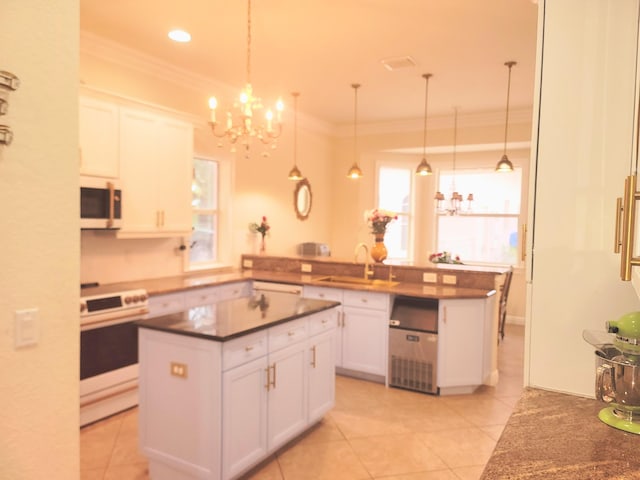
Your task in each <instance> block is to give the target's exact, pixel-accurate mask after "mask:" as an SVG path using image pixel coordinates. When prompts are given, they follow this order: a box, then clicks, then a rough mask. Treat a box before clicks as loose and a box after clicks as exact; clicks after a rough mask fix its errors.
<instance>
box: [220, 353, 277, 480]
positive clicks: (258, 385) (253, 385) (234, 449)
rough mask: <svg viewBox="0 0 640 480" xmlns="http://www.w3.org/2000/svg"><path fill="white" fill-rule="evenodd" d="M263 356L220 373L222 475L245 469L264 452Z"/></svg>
mask: <svg viewBox="0 0 640 480" xmlns="http://www.w3.org/2000/svg"><path fill="white" fill-rule="evenodd" d="M266 369H267V357H266V356H265V357H261V358H258V359H256V360H253V361H252V362H250V363H246V364H244V365H242V366H240V367H236V368H233V369H231V370H228V371H226V372H224V373H223V375H222V383H223V385H222V392H223V396H222V478H223V480H227V479H229V478H232V477H234V476H236V475H238V474H239V473H241V472H243V471H245V470H247V469H248V468H250V467H251V466H252V465H254V464H255V463H257V462H258V461H260V460H261V459H262V458H264V457H265V456H266V454H267V389H266V384H267V375H266Z"/></svg>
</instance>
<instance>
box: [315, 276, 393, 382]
mask: <svg viewBox="0 0 640 480" xmlns="http://www.w3.org/2000/svg"><path fill="white" fill-rule="evenodd" d="M303 296H304V297H307V298H319V299H323V300H334V301H338V302H341V303H342V307H341V308H339V309H337V311H336V324H337V325H338V331H337V332H336V366H337V367H342V368H344V369H347V370H350V371H352V372H357V373H363V374H369V375H376V376H382V377H385V378H386V375H387V351H388V338H389V314H390V307H391V296H390V295H389V294H386V293H377V292H363V291H358V290H342V289H339V288H328V287H316V286H306V285H305V287H304V294H303Z"/></svg>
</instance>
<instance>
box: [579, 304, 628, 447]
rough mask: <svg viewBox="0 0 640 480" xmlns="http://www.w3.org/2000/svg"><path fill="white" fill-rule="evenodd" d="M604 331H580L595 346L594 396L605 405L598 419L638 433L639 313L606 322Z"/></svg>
mask: <svg viewBox="0 0 640 480" xmlns="http://www.w3.org/2000/svg"><path fill="white" fill-rule="evenodd" d="M606 327H607V334H604V335H602V334H600V335H599V334H598V332H593V331H590V330H585V331H584V332H583V337H584V339H585V340H586V341H588V342H589V343H591V344H592V345H593V346H594V347H596V352H595V353H596V398H597V399H598V400H601V401H603V402H605V403H606V404H608V406H607V407H605V408H603V409H602V410H600V412H599V413H598V418H600V420H602V421H603V422H604V423H606V424H607V425H611V426H612V427H615V428H618V429H620V430H624V431H626V432H630V433H635V434H639V435H640V312H631V313H627V314H626V315H623V316H622V317H620V318H619V319H618V320H611V321H608V322H606Z"/></svg>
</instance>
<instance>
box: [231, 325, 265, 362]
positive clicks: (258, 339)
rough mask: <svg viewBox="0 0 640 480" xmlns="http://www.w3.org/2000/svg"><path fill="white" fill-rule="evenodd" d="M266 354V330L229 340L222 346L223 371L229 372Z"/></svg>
mask: <svg viewBox="0 0 640 480" xmlns="http://www.w3.org/2000/svg"><path fill="white" fill-rule="evenodd" d="M266 354H267V331H266V330H263V331H260V332H255V333H251V334H249V335H244V336H242V337H239V338H235V339H233V340H229V341H228V342H225V343H223V344H222V370H223V371H226V370H229V369H230V368H233V367H237V366H238V365H242V364H243V363H247V362H248V361H250V360H253V359H255V358H259V357H262V356H264V355H266Z"/></svg>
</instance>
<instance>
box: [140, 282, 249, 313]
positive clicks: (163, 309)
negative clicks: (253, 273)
mask: <svg viewBox="0 0 640 480" xmlns="http://www.w3.org/2000/svg"><path fill="white" fill-rule="evenodd" d="M250 292H251V282H249V281H247V280H242V281H240V282H233V283H225V284H222V285H214V286H211V287H203V288H198V289H193V290H186V291H182V292H174V293H166V294H163V295H153V296H151V297H149V318H153V317H160V316H162V315H169V314H170V313H177V312H183V311H184V310H185V309H189V308H192V307H199V306H203V305H211V304H213V303H216V302H219V301H221V300H230V299H232V298H239V297H245V296H247V295H249V293H250Z"/></svg>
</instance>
